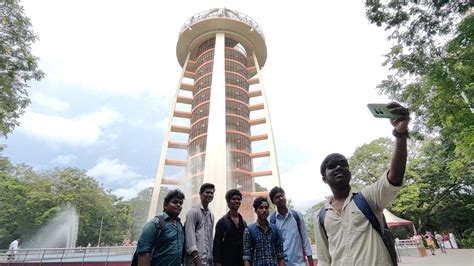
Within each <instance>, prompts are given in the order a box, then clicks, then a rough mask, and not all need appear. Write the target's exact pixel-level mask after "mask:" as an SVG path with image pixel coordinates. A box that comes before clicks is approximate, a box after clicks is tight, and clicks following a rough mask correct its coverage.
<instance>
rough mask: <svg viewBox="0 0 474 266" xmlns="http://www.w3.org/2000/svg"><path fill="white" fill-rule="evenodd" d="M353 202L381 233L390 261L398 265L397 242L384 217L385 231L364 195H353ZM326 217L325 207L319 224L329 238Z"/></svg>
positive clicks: (320, 212)
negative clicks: (325, 222) (325, 224)
mask: <svg viewBox="0 0 474 266" xmlns="http://www.w3.org/2000/svg"><path fill="white" fill-rule="evenodd" d="M352 200H354V203H355V204H356V205H357V207H358V208H359V209H360V211H361V212H362V213H363V214H364V216H365V218H367V220H369V222H370V224H371V225H372V227H373V228H374V229H375V231H377V233H379V235H380V237H381V238H382V241H383V244H384V245H385V248H387V251H388V253H389V254H390V260H391V261H392V264H393V265H394V266H397V265H398V255H397V250H396V249H395V240H394V239H393V235H392V233H391V232H390V231H389V230H388V226H387V223H386V222H385V217H384V228H383V231H382V230H381V229H380V223H379V220H378V219H377V217H375V214H374V212H373V211H372V209H371V208H370V206H369V203H368V202H367V200H366V199H365V197H364V195H362V193H354V194H353V195H352ZM325 217H326V209H325V208H324V207H322V208H321V210H320V211H319V214H318V220H319V224H320V225H321V226H322V229H323V232H324V234H325V235H326V238H327V237H328V235H327V233H326V228H324V218H325Z"/></svg>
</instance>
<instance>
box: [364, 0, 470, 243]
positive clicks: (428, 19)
mask: <svg viewBox="0 0 474 266" xmlns="http://www.w3.org/2000/svg"><path fill="white" fill-rule="evenodd" d="M473 5H474V2H472V1H470V0H458V1H416V0H410V1H396V0H389V1H385V2H384V3H381V1H378V0H367V1H366V2H365V6H366V11H367V12H366V15H367V18H368V20H369V21H370V22H371V23H374V24H376V25H377V26H384V27H385V30H386V31H387V32H388V33H389V35H388V36H389V37H388V38H389V40H391V41H394V45H393V46H392V48H391V51H390V52H389V53H388V54H387V55H386V61H385V65H387V66H389V68H390V69H391V70H392V73H391V75H389V76H388V77H387V79H386V80H384V81H382V83H381V84H380V85H379V88H380V91H381V92H383V93H385V94H387V95H389V96H390V97H391V98H393V99H395V100H397V101H400V102H402V103H405V104H406V105H408V106H409V108H410V110H411V111H412V112H413V113H414V115H415V116H414V118H415V123H414V125H415V129H416V130H419V131H420V132H422V133H423V134H424V135H425V137H427V139H429V141H427V142H426V143H425V145H424V147H423V148H422V150H421V154H420V156H421V157H420V158H419V160H415V161H413V163H412V164H411V165H410V166H409V167H408V169H409V170H410V171H411V172H407V177H409V176H411V177H412V178H413V180H415V181H416V182H414V183H413V184H409V185H408V186H407V187H405V188H403V189H402V192H401V193H400V195H399V197H398V198H397V200H396V201H395V203H394V205H393V209H392V210H394V211H395V213H397V214H403V215H405V216H407V217H411V218H414V219H416V220H417V221H418V223H419V225H418V226H419V229H421V228H423V227H424V226H426V227H427V228H431V227H433V228H436V227H438V226H445V227H448V228H453V229H454V227H456V230H459V232H461V231H462V230H464V229H463V228H465V227H464V226H465V225H468V226H471V227H472V223H470V221H465V220H463V221H462V222H460V223H444V224H440V223H438V222H436V221H434V220H433V219H434V218H435V217H439V215H444V216H445V217H446V216H450V217H453V212H456V213H457V215H460V216H465V213H471V211H472V204H471V203H470V202H472V201H473V195H472V187H473V168H474V166H473V162H474V160H473V158H474V115H473V113H474V60H472V58H474V14H473V12H472V8H473ZM433 137H435V139H432V138H433ZM408 169H407V170H408ZM463 204H467V205H463ZM461 206H464V207H461ZM417 208H419V209H417ZM463 212H464V213H463ZM441 220H444V221H446V220H445V219H441ZM456 220H459V219H456ZM461 220H462V219H461ZM438 221H439V219H438ZM463 224H464V225H463ZM440 229H442V228H440ZM460 235H461V236H462V234H461V233H460Z"/></svg>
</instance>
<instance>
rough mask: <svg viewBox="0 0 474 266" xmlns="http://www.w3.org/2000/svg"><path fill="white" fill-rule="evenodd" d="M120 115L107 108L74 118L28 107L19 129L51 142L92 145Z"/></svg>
mask: <svg viewBox="0 0 474 266" xmlns="http://www.w3.org/2000/svg"><path fill="white" fill-rule="evenodd" d="M119 117H120V114H119V113H118V112H116V111H113V110H110V109H107V108H102V109H101V110H100V111H97V112H94V113H90V114H85V115H81V116H78V117H74V118H64V117H61V116H56V115H46V114H43V113H35V112H33V111H31V110H30V109H27V111H26V113H25V115H24V116H23V117H22V118H21V126H20V127H19V128H18V131H20V132H23V133H25V134H27V135H30V136H32V137H34V138H37V139H40V140H45V141H48V142H50V143H63V144H68V145H74V146H91V145H94V144H96V143H98V142H99V140H100V138H101V137H102V135H103V129H104V128H105V127H107V126H108V125H110V124H111V123H113V122H115V121H117V120H118V119H119Z"/></svg>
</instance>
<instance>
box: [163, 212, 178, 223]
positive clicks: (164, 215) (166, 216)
mask: <svg viewBox="0 0 474 266" xmlns="http://www.w3.org/2000/svg"><path fill="white" fill-rule="evenodd" d="M162 215H163V217H165V221H169V220H171V217H170V216H169V215H168V214H167V213H166V212H165V211H164V212H163V214H162ZM176 221H181V219H180V218H179V215H178V217H176Z"/></svg>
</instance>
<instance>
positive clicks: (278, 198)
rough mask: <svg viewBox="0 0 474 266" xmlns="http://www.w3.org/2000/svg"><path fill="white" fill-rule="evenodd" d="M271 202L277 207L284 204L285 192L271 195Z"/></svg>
mask: <svg viewBox="0 0 474 266" xmlns="http://www.w3.org/2000/svg"><path fill="white" fill-rule="evenodd" d="M272 200H273V204H275V205H276V206H277V207H284V206H286V197H285V193H282V192H278V193H276V194H275V195H274V196H273V199H272Z"/></svg>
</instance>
